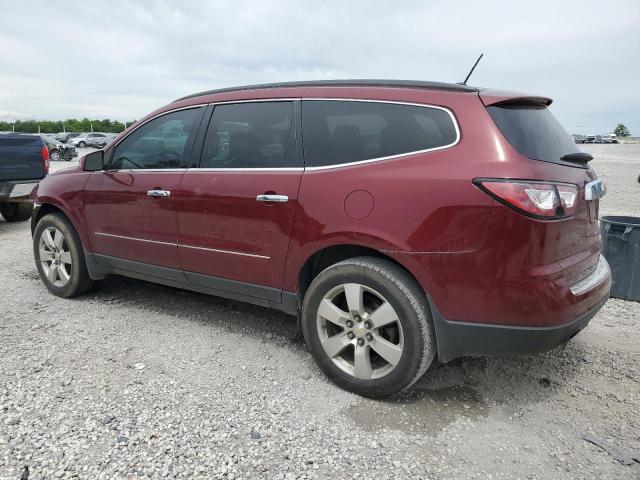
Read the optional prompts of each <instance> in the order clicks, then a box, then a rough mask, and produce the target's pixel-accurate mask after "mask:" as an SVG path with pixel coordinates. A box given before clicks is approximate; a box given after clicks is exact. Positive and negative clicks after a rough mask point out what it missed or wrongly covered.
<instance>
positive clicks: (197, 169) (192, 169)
mask: <svg viewBox="0 0 640 480" xmlns="http://www.w3.org/2000/svg"><path fill="white" fill-rule="evenodd" d="M296 100H300V101H302V102H305V101H332V102H363V103H386V104H391V105H407V106H410V107H422V108H432V109H435V110H442V111H444V112H446V113H447V114H448V115H449V118H451V121H452V122H453V127H454V129H455V131H456V139H455V141H454V142H452V143H450V144H448V145H443V146H440V147H434V148H427V149H424V150H414V151H412V152H405V153H400V154H398V155H390V156H387V157H375V158H369V159H366V160H359V161H357V162H349V163H334V164H331V165H322V166H318V167H307V166H305V167H282V168H274V167H267V168H206V167H205V168H200V167H190V168H187V169H181V168H180V169H126V170H106V171H108V172H125V171H126V172H130V173H133V172H151V171H155V172H161V171H164V172H169V171H174V172H177V171H188V172H226V171H232V172H233V171H235V172H265V171H273V172H281V171H290V172H300V171H306V170H309V171H317V170H329V169H333V168H345V167H352V166H356V165H364V164H367V163H373V162H383V161H386V160H395V159H398V158H403V157H408V156H410V155H418V154H421V153H427V152H435V151H438V150H444V149H447V148H451V147H455V146H456V145H457V144H458V143H460V139H461V134H460V126H459V125H458V121H457V119H456V117H455V115H454V114H453V112H452V111H451V109H449V108H447V107H442V106H439V105H433V104H429V103H415V102H403V101H395V100H378V99H361V98H335V97H312V98H304V97H283V98H252V99H246V100H224V101H220V102H208V103H198V104H195V105H189V106H185V107H178V108H174V109H171V110H167V111H164V112H161V113H158V114H157V115H154V116H153V117H150V118H148V119H146V120H145V121H144V122H142V123H140V124H139V125H137V126H136V127H135V128H134V129H133V130H131V131H130V132H129V133H127V135H126V136H124V137H122V138H121V139H119V140H118V142H117V143H114V144H113V146H111V148H110V149H115V148H116V147H117V146H118V145H120V143H122V142H123V141H124V139H125V138H127V137H128V136H129V135H131V134H132V133H133V132H135V131H136V130H137V129H138V128H140V127H142V126H143V125H145V124H147V123H148V122H150V121H151V120H155V119H156V118H159V117H161V116H163V115H168V114H169V113H174V112H178V111H181V110H189V109H192V108H200V107H206V106H209V105H213V106H214V107H215V106H216V105H229V104H236V103H260V102H293V101H296ZM302 136H303V138H304V127H303V129H302Z"/></svg>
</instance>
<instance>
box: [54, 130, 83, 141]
mask: <svg viewBox="0 0 640 480" xmlns="http://www.w3.org/2000/svg"><path fill="white" fill-rule="evenodd" d="M78 136H80V133H78V132H62V133H58V134H56V135H55V138H56V140H58V141H60V142H62V143H67V142H68V141H69V140H70V139H72V138H76V137H78Z"/></svg>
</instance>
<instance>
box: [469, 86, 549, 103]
mask: <svg viewBox="0 0 640 480" xmlns="http://www.w3.org/2000/svg"><path fill="white" fill-rule="evenodd" d="M478 96H479V97H480V100H481V101H482V103H484V105H485V106H486V107H488V106H489V105H514V104H518V105H538V106H541V107H548V106H549V105H551V102H553V100H552V99H550V98H549V97H543V96H540V95H531V94H527V93H518V92H508V91H504V90H493V89H490V88H485V89H483V90H481V91H480V92H479V93H478Z"/></svg>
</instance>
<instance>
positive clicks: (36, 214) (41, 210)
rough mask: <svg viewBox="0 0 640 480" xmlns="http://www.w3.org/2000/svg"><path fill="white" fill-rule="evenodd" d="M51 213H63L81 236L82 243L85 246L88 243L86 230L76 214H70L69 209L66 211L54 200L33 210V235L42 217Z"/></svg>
mask: <svg viewBox="0 0 640 480" xmlns="http://www.w3.org/2000/svg"><path fill="white" fill-rule="evenodd" d="M51 213H59V214H61V215H63V216H64V217H65V218H66V219H67V220H68V221H69V222H70V223H71V225H72V226H73V228H74V229H75V231H76V233H77V234H78V236H79V237H80V241H81V242H82V245H83V246H86V245H87V239H86V238H85V235H84V233H85V232H84V230H83V229H82V228H80V225H78V223H77V222H76V219H75V218H74V216H73V215H70V214H69V213H68V212H67V211H65V209H64V207H62V206H61V205H58V204H56V203H54V202H49V201H45V202H43V203H40V204H39V205H38V206H37V207H36V208H35V210H34V211H33V215H32V217H31V235H32V236H33V233H34V232H35V229H36V225H38V222H39V221H40V219H42V217H44V216H45V215H49V214H51Z"/></svg>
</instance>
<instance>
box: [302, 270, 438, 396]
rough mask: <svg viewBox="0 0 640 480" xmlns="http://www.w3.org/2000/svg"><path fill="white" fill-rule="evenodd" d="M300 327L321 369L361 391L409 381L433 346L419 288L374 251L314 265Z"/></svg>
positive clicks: (386, 390) (394, 388) (376, 391)
mask: <svg viewBox="0 0 640 480" xmlns="http://www.w3.org/2000/svg"><path fill="white" fill-rule="evenodd" d="M302 328H303V332H304V336H305V340H306V342H307V345H308V346H309V349H310V350H311V353H312V355H313V357H314V359H315V361H316V362H317V364H318V366H319V367H320V369H321V370H322V371H323V372H324V373H325V374H326V375H327V376H328V377H329V378H331V379H332V380H333V381H334V382H335V383H336V384H338V385H339V386H340V387H342V388H344V389H346V390H350V391H352V392H355V393H358V394H360V395H364V396H367V397H384V396H388V395H393V394H394V393H398V392H400V391H402V390H404V389H406V388H408V387H410V386H411V385H412V384H413V383H415V382H416V381H417V380H418V379H419V378H420V377H421V376H422V375H423V374H424V372H425V371H426V370H427V368H428V367H429V365H430V364H431V363H432V361H433V359H434V357H435V352H436V349H435V339H434V335H433V324H432V320H431V315H430V313H429V309H428V307H427V304H426V299H425V295H424V293H423V292H422V291H421V289H420V287H419V286H418V285H417V284H416V282H415V281H414V280H413V279H412V278H411V277H410V276H409V275H408V274H407V273H406V272H405V271H404V270H403V269H402V268H400V267H399V266H397V265H395V264H393V263H392V262H389V261H387V260H383V259H378V258H370V257H359V258H353V259H349V260H345V261H342V262H340V263H337V264H335V265H333V266H331V267H329V268H327V269H326V270H324V271H323V272H322V273H320V274H319V275H318V276H317V277H316V278H315V279H314V280H313V282H312V283H311V285H310V287H309V289H308V291H307V294H306V295H305V299H304V304H303V308H302Z"/></svg>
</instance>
